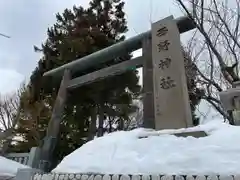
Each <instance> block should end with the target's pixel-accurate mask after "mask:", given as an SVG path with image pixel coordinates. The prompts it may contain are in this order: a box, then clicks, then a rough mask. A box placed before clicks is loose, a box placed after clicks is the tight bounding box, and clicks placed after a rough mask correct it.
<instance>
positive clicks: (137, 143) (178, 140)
mask: <svg viewBox="0 0 240 180" xmlns="http://www.w3.org/2000/svg"><path fill="white" fill-rule="evenodd" d="M198 130H204V131H205V132H206V133H207V134H208V136H207V137H202V138H193V137H187V138H184V137H176V136H174V135H170V134H172V133H176V132H184V131H198ZM146 136H148V137H147V138H139V137H146ZM239 142H240V127H237V126H231V125H228V124H224V123H220V122H215V121H213V122H210V123H208V124H205V125H201V126H198V127H194V128H189V129H180V130H163V131H154V130H149V129H142V128H139V129H135V130H132V131H129V132H123V131H120V132H114V133H111V134H108V135H105V136H104V137H100V138H96V139H94V140H93V141H90V142H88V143H86V144H85V145H83V146H82V147H81V148H79V149H77V150H75V151H74V152H73V153H71V154H70V155H68V156H66V157H65V158H64V159H63V160H62V162H61V163H60V164H59V165H58V166H57V167H56V168H55V169H54V170H53V172H55V173H108V174H113V173H117V174H199V175H203V174H228V175H229V174H239V167H240V143H239Z"/></svg>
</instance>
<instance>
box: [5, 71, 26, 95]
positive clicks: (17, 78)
mask: <svg viewBox="0 0 240 180" xmlns="http://www.w3.org/2000/svg"><path fill="white" fill-rule="evenodd" d="M23 80H24V76H23V75H22V74H20V73H18V72H17V71H15V70H13V69H0V94H1V95H6V94H8V93H12V92H14V91H16V90H17V89H18V88H19V87H20V84H21V83H22V82H23Z"/></svg>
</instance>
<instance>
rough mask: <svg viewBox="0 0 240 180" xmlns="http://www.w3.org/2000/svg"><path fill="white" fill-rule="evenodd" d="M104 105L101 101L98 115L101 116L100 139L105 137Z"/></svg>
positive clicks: (99, 123) (99, 125) (99, 124)
mask: <svg viewBox="0 0 240 180" xmlns="http://www.w3.org/2000/svg"><path fill="white" fill-rule="evenodd" d="M103 109H104V103H102V101H101V100H100V103H99V106H98V114H99V119H98V120H99V121H98V137H101V136H103V133H104V132H103V123H104V111H103Z"/></svg>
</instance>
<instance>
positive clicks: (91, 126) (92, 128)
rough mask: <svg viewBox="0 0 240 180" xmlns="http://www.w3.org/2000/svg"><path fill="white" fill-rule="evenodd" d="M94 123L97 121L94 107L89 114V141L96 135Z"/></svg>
mask: <svg viewBox="0 0 240 180" xmlns="http://www.w3.org/2000/svg"><path fill="white" fill-rule="evenodd" d="M96 121H97V112H96V107H93V109H92V112H91V123H90V129H89V141H90V140H93V139H94V136H95V135H96V130H97V127H96Z"/></svg>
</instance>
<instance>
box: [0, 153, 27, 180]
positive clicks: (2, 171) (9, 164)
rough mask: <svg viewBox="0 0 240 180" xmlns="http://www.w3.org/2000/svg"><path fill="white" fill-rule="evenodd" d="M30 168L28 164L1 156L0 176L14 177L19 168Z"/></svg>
mask: <svg viewBox="0 0 240 180" xmlns="http://www.w3.org/2000/svg"><path fill="white" fill-rule="evenodd" d="M29 168H30V167H28V166H25V165H22V164H20V163H18V162H15V161H13V160H10V159H7V158H5V157H2V156H0V177H8V176H10V177H12V176H15V175H16V174H17V171H18V169H29Z"/></svg>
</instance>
